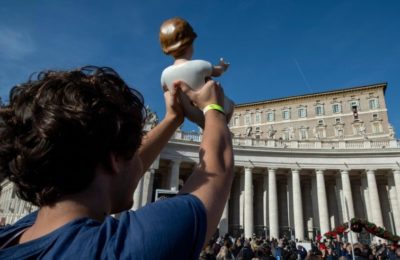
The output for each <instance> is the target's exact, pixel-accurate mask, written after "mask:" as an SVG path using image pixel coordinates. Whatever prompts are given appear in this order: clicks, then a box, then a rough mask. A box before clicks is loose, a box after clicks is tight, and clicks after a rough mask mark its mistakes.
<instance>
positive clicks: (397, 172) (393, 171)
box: [392, 169, 400, 174]
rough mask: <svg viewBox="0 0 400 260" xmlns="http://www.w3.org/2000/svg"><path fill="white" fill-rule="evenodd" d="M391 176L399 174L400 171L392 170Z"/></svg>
mask: <svg viewBox="0 0 400 260" xmlns="http://www.w3.org/2000/svg"><path fill="white" fill-rule="evenodd" d="M392 173H393V174H400V169H392Z"/></svg>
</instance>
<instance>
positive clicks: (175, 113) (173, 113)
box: [164, 84, 185, 125]
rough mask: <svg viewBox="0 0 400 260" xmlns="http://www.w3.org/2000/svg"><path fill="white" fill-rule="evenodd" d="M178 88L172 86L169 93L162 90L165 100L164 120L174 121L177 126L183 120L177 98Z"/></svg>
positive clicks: (165, 89)
mask: <svg viewBox="0 0 400 260" xmlns="http://www.w3.org/2000/svg"><path fill="white" fill-rule="evenodd" d="M178 91H179V89H178V86H177V85H175V84H174V85H173V86H172V88H171V90H170V91H169V90H168V89H167V88H164V99H165V111H166V112H165V118H168V119H171V120H174V121H176V123H177V124H178V125H181V124H182V123H183V120H184V119H185V117H184V113H183V109H182V105H181V104H180V102H179V98H178V96H179V95H178Z"/></svg>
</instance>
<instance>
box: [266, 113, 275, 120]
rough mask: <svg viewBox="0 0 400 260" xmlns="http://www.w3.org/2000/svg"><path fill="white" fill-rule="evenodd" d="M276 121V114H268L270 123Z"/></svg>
mask: <svg viewBox="0 0 400 260" xmlns="http://www.w3.org/2000/svg"><path fill="white" fill-rule="evenodd" d="M274 120H275V115H274V112H268V113H267V121H268V122H272V121H274Z"/></svg>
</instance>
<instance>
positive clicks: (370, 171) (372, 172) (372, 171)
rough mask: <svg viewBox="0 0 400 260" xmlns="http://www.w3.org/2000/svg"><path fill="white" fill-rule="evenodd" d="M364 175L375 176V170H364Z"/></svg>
mask: <svg viewBox="0 0 400 260" xmlns="http://www.w3.org/2000/svg"><path fill="white" fill-rule="evenodd" d="M364 171H365V173H366V174H375V171H376V169H365V170H364Z"/></svg>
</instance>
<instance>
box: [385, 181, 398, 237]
mask: <svg viewBox="0 0 400 260" xmlns="http://www.w3.org/2000/svg"><path fill="white" fill-rule="evenodd" d="M393 177H394V176H388V192H389V194H388V195H389V202H390V206H391V209H392V215H391V216H390V221H391V222H394V229H393V231H394V232H393V233H395V234H397V235H399V234H400V208H399V199H400V194H398V193H397V190H396V186H395V184H394V178H393ZM392 224H393V223H391V225H392Z"/></svg>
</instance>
